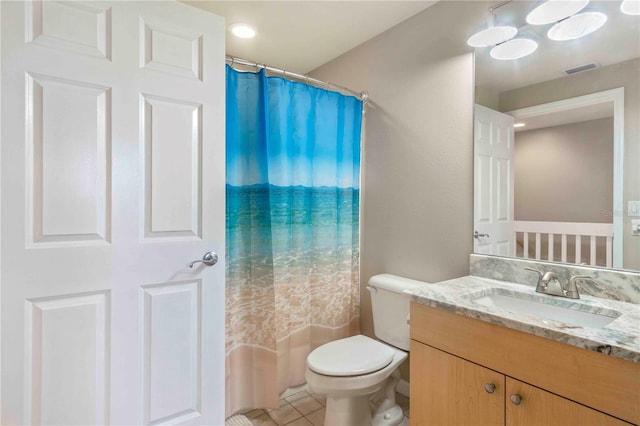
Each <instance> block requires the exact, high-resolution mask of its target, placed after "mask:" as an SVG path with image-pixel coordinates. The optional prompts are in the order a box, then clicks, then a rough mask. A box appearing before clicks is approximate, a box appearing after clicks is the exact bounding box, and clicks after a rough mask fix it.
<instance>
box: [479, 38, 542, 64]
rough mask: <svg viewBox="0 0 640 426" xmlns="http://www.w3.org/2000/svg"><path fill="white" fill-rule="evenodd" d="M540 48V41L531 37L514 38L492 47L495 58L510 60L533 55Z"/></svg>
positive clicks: (492, 54) (492, 55)
mask: <svg viewBox="0 0 640 426" xmlns="http://www.w3.org/2000/svg"><path fill="white" fill-rule="evenodd" d="M537 48H538V43H536V42H535V41H534V40H531V39H530V38H514V39H512V40H509V41H506V42H504V43H502V44H499V45H497V46H496V47H494V48H493V49H491V52H490V55H491V57H492V58H493V59H499V60H501V61H509V60H513V59H519V58H523V57H525V56H527V55H531V54H532V53H533V52H535V51H536V49H537Z"/></svg>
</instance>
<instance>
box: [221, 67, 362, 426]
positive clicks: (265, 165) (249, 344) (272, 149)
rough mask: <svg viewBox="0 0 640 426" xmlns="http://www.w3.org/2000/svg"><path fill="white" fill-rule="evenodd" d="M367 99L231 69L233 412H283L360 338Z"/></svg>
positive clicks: (229, 329)
mask: <svg viewBox="0 0 640 426" xmlns="http://www.w3.org/2000/svg"><path fill="white" fill-rule="evenodd" d="M361 121H362V102H361V101H359V100H358V99H356V98H354V97H351V96H344V95H341V94H339V93H335V92H330V91H327V90H323V89H320V88H316V87H312V86H309V85H307V84H304V83H298V82H293V81H289V80H286V79H283V78H279V77H267V75H266V74H265V72H264V70H263V71H261V72H259V73H251V72H239V71H236V70H234V69H232V68H231V67H229V66H227V122H226V132H227V274H226V278H227V279H226V285H227V295H226V298H227V301H226V411H227V415H231V414H233V413H235V412H237V411H238V410H242V409H251V408H277V407H278V404H279V394H280V393H281V392H283V391H284V390H286V389H287V388H288V387H291V386H297V385H301V384H303V383H304V382H305V379H304V371H305V367H306V358H307V355H308V354H309V352H310V351H311V350H313V349H314V348H316V347H317V346H319V345H321V344H323V343H326V342H328V341H331V340H335V339H339V338H343V337H347V336H350V335H353V334H357V333H358V331H359V305H360V300H359V294H360V288H359V270H358V268H359V233H358V229H359V228H358V227H359V222H358V219H359V182H360V128H361Z"/></svg>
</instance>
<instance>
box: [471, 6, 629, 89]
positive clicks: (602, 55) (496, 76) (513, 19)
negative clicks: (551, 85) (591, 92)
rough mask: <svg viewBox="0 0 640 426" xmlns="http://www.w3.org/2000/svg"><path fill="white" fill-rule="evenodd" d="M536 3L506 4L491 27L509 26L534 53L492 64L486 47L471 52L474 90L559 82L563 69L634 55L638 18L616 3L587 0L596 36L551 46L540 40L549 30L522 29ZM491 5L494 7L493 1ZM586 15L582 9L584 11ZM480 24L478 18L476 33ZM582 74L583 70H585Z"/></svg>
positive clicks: (609, 61)
mask: <svg viewBox="0 0 640 426" xmlns="http://www.w3.org/2000/svg"><path fill="white" fill-rule="evenodd" d="M537 3H538V2H536V1H528V0H526V1H525V0H519V1H512V2H510V3H508V4H507V5H505V6H503V7H500V8H498V9H497V10H496V11H495V15H496V18H497V19H496V25H500V24H503V25H514V26H515V27H518V28H519V29H520V35H525V36H530V37H533V38H535V39H536V40H537V41H538V43H539V46H538V50H537V51H536V52H534V53H533V54H532V55H530V56H527V57H524V58H521V59H518V60H516V61H498V60H495V59H493V58H491V56H489V50H490V48H488V47H487V48H482V49H476V85H477V86H482V87H485V88H487V89H489V90H492V91H495V92H497V93H500V92H503V91H505V90H511V89H515V88H519V87H524V86H529V85H531V84H535V83H539V82H542V81H547V80H552V79H556V78H560V77H564V76H565V75H566V74H564V72H563V70H565V69H568V68H574V67H576V66H580V65H584V64H587V63H590V62H597V63H599V64H600V65H601V66H607V65H611V64H615V63H618V62H623V61H627V60H630V59H633V58H637V57H639V56H640V16H630V15H625V14H623V13H622V12H620V9H619V7H620V3H621V2H620V1H619V0H606V1H592V2H590V3H589V5H588V6H587V8H588V9H590V10H596V11H601V12H604V13H605V14H606V15H607V17H608V20H607V23H606V24H605V25H604V27H602V28H601V29H599V30H598V31H596V32H594V33H592V34H589V35H588V36H585V37H583V38H580V39H577V40H571V41H564V42H560V41H552V40H549V39H548V38H547V37H546V32H547V31H548V30H549V28H550V27H551V25H542V26H531V25H527V24H526V21H525V17H526V15H527V13H528V12H529V11H531V10H532V9H533V8H535V6H536V4H537ZM495 4H498V1H496V3H495ZM585 10H587V9H585ZM482 25H483V17H479V20H478V28H475V29H471V30H470V32H469V35H471V34H473V33H474V32H475V31H477V30H479V29H480V28H481V26H482ZM587 72H588V71H587Z"/></svg>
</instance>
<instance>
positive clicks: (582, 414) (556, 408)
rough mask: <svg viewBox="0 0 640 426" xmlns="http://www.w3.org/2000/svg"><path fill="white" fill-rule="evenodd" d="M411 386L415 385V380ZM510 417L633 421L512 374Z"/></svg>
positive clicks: (518, 422) (582, 424)
mask: <svg viewBox="0 0 640 426" xmlns="http://www.w3.org/2000/svg"><path fill="white" fill-rule="evenodd" d="M411 386H412V387H413V386H414V385H413V382H412V383H411ZM597 391H598V390H597V389H594V392H597ZM512 395H519V396H520V398H521V400H520V403H519V404H515V403H514V402H513V401H512V400H511V397H512ZM412 414H413V413H412ZM506 416H507V422H506V424H507V426H525V425H547V426H553V425H562V426H571V425H575V426H588V425H598V426H606V425H629V423H626V422H624V421H622V420H619V419H616V418H615V417H611V416H608V415H606V414H603V413H601V412H599V411H596V410H594V409H591V408H589V407H586V406H584V405H580V404H578V403H575V402H573V401H570V400H568V399H565V398H562V397H561V396H558V395H555V394H552V393H550V392H547V391H545V390H542V389H540V388H537V387H535V386H531V385H528V384H526V383H523V382H521V381H518V380H516V379H512V378H511V377H507V393H506Z"/></svg>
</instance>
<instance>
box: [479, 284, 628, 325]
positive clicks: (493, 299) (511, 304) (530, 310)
mask: <svg viewBox="0 0 640 426" xmlns="http://www.w3.org/2000/svg"><path fill="white" fill-rule="evenodd" d="M469 297H470V299H471V302H473V303H475V304H477V305H481V306H487V307H491V308H500V309H504V310H506V311H510V312H513V313H516V314H517V313H522V314H528V315H534V316H537V317H539V318H542V319H550V320H553V321H560V322H563V323H565V324H569V325H572V326H577V327H590V328H602V327H604V326H606V325H607V324H609V323H610V322H612V321H613V320H615V319H616V318H618V317H619V316H620V315H621V314H620V312H616V311H613V310H610V309H605V308H599V307H594V306H590V305H587V304H584V303H580V302H577V301H576V302H574V301H571V300H568V299H561V298H558V297H554V296H544V295H537V294H528V293H522V292H519V291H513V290H507V289H504V288H491V289H488V290H483V291H482V292H480V293H476V294H472V295H470V296H469Z"/></svg>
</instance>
